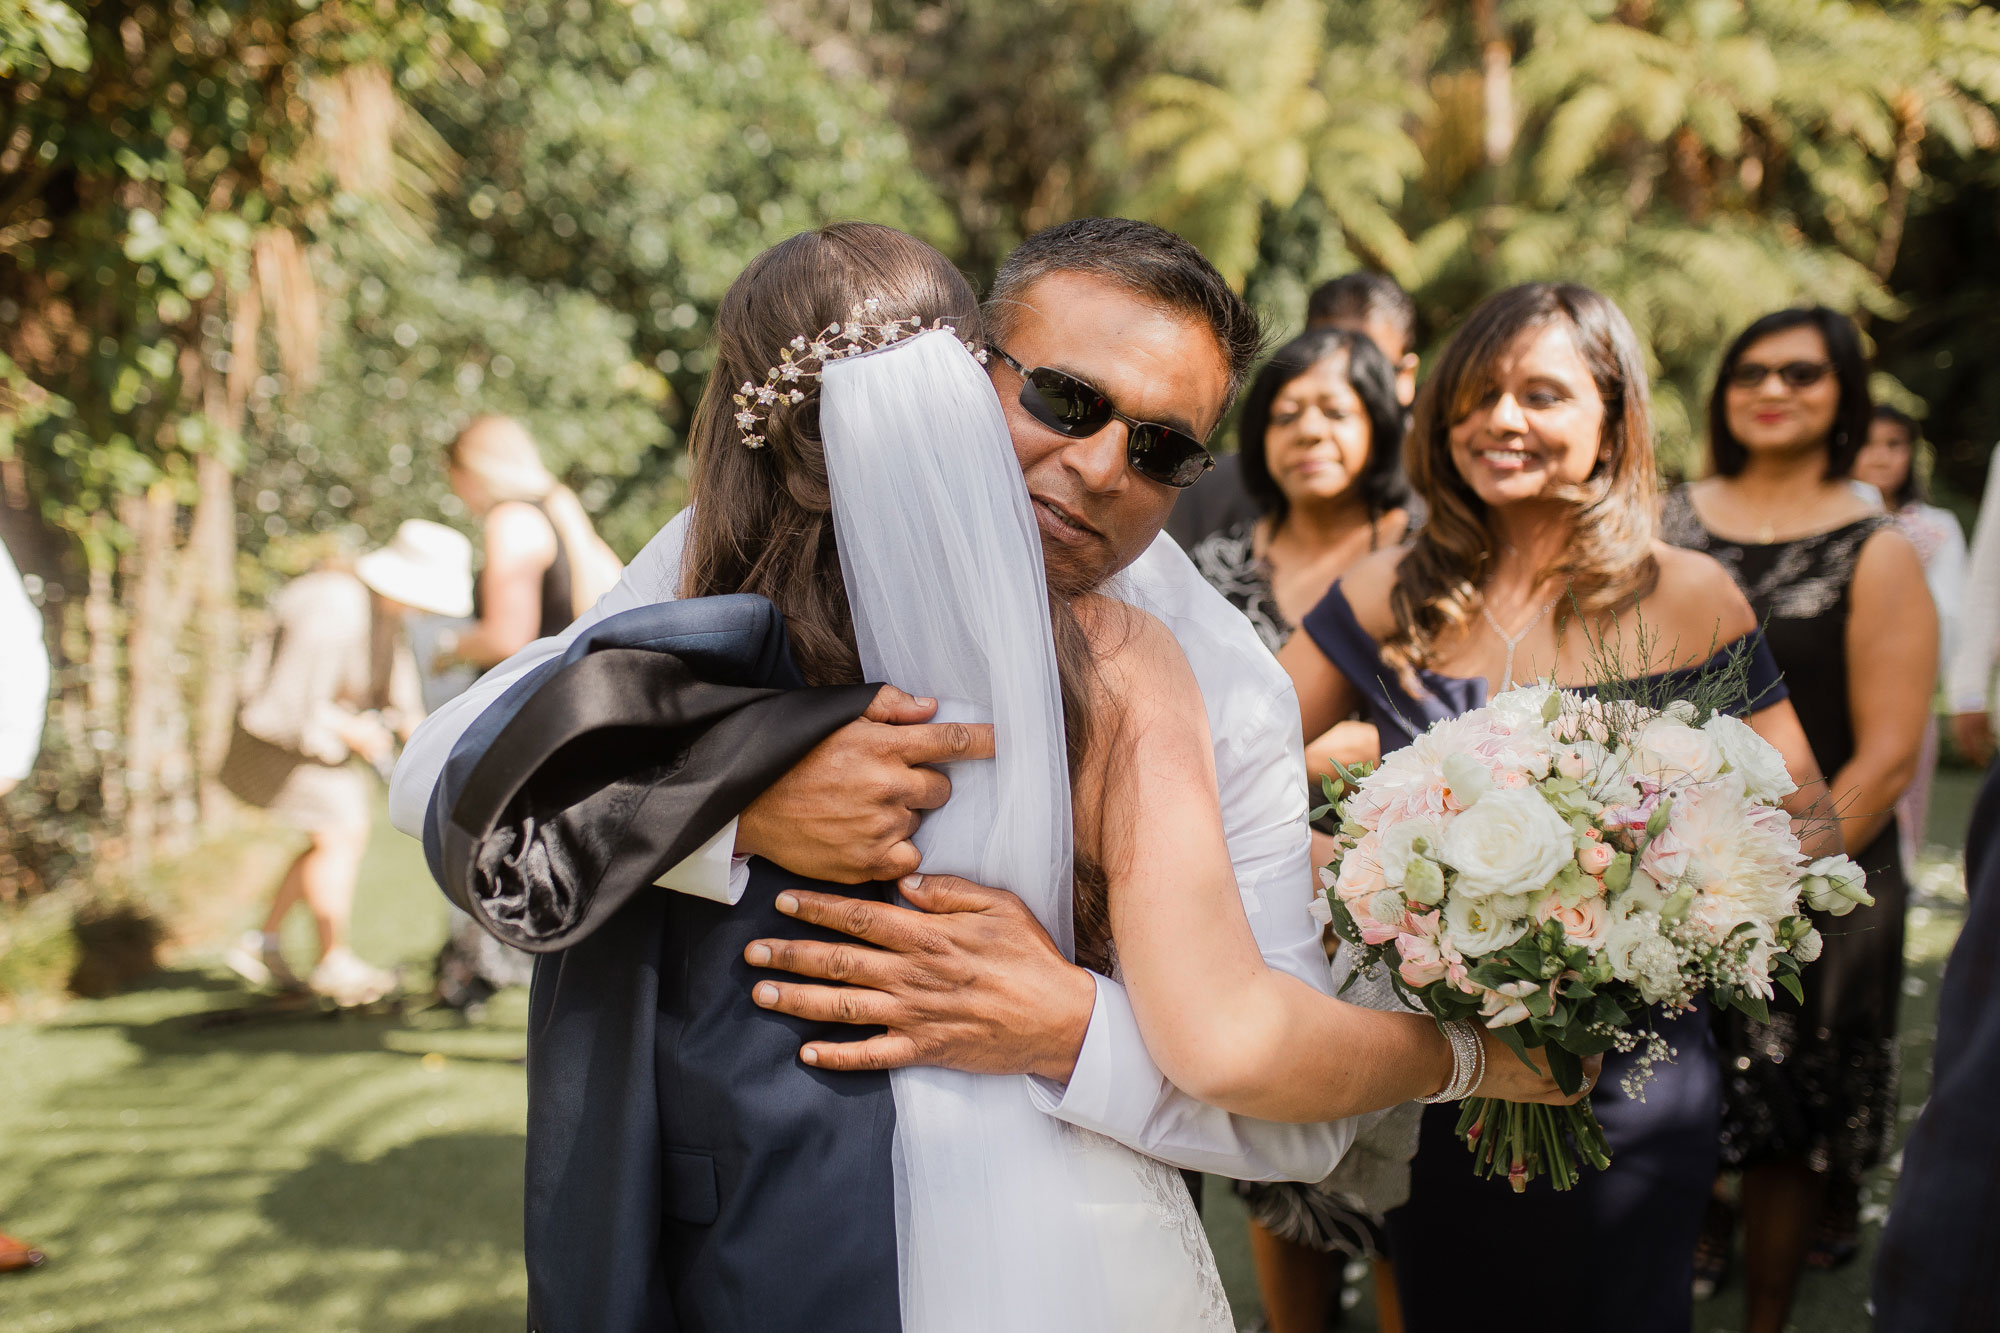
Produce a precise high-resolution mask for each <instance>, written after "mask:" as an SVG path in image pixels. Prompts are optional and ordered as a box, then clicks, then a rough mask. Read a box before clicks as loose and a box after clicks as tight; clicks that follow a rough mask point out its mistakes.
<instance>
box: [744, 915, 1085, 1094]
mask: <svg viewBox="0 0 2000 1333" xmlns="http://www.w3.org/2000/svg"><path fill="white" fill-rule="evenodd" d="M902 887H903V892H904V895H905V896H906V897H908V898H909V900H910V902H911V903H912V904H913V905H914V906H915V907H916V908H918V909H921V910H916V911H912V910H911V909H910V908H908V907H898V906H895V905H893V904H890V903H878V902H869V901H867V900H866V899H861V898H842V897H837V896H835V895H833V894H827V893H789V892H788V893H781V894H779V895H778V910H780V911H782V912H785V913H787V914H789V915H791V916H794V917H796V918H798V919H799V920H800V921H809V922H811V923H813V924H814V925H817V926H825V927H827V928H828V929H831V930H836V931H839V932H840V933H842V934H844V935H851V936H853V937H854V938H853V940H851V941H848V940H842V941H839V942H837V943H836V942H831V941H824V940H754V941H752V942H751V944H750V945H749V947H747V948H746V949H745V950H744V951H743V956H744V961H746V962H748V963H749V964H751V965H752V966H753V967H762V968H770V969H773V970H774V971H779V972H790V973H792V974H794V975H795V976H800V977H808V978H812V979H813V980H814V981H822V982H833V983H836V984H834V985H811V984H802V983H800V982H796V981H768V980H767V981H759V982H757V983H756V985H755V988H754V990H753V992H752V998H753V999H755V1000H756V1002H757V1003H758V1004H760V1005H762V1006H763V1007H764V1008H766V1009H775V1010H777V1011H778V1012H780V1013H785V1014H791V1015H793V1016H794V1017H798V1018H807V1019H813V1020H816V1021H818V1022H824V1023H854V1024H858V1025H862V1026H868V1027H881V1028H885V1029H887V1030H886V1031H884V1032H882V1033H880V1034H878V1035H876V1036H872V1037H857V1038H856V1040H854V1041H851V1042H834V1041H814V1042H808V1043H807V1044H806V1046H805V1048H804V1049H803V1050H802V1051H801V1052H800V1055H799V1058H800V1059H802V1060H804V1061H805V1062H806V1063H807V1064H810V1065H816V1066H818V1067H820V1068H822V1069H839V1070H859V1069H895V1068H899V1067H901V1066H903V1065H942V1066H944V1067H946V1068H948V1069H962V1070H965V1071H967V1072H968V1073H974V1074H1040V1075H1042V1076H1043V1077H1045V1078H1049V1079H1053V1080H1055V1081H1056V1082H1058V1083H1066V1082H1068V1081H1069V1076H1070V1074H1071V1072H1072V1071H1073V1070H1074V1069H1075V1067H1076V1059H1077V1054H1078V1053H1079V1052H1080V1051H1081V1050H1082V1049H1083V1038H1084V1034H1085V1033H1086V1032H1088V1031H1089V1029H1090V1015H1091V1011H1092V1009H1093V1008H1094V1007H1095V1005H1096V1002H1097V984H1096V982H1095V981H1093V980H1092V979H1091V975H1090V973H1088V972H1086V971H1084V970H1083V969H1082V968H1080V967H1077V966H1076V965H1075V964H1073V963H1071V962H1069V961H1068V960H1067V959H1065V958H1064V957H1063V956H1062V954H1060V953H1058V952H1057V951H1056V946H1055V944H1054V943H1053V942H1052V941H1051V940H1050V939H1049V937H1048V933H1047V932H1046V931H1044V930H1043V929H1042V927H1041V923H1040V922H1038V921H1036V920H1035V917H1034V914H1033V913H1031V912H1030V911H1028V909H1027V906H1026V905H1025V904H1023V903H1022V901H1021V900H1020V899H1019V898H1016V897H1015V896H1014V895H1013V894H1011V893H1008V892H1006V891H1004V890H1001V889H988V888H983V887H981V886H980V885H977V884H973V883H971V882H969V881H967V880H963V879H959V878H957V877H956V876H953V875H923V876H916V875H912V876H910V877H909V878H908V879H906V880H905V881H904V882H903V886H902Z"/></svg>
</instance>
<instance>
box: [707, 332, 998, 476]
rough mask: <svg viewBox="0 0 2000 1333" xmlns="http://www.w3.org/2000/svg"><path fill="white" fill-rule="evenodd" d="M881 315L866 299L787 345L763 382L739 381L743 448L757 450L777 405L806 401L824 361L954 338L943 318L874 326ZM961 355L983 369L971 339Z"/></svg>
mask: <svg viewBox="0 0 2000 1333" xmlns="http://www.w3.org/2000/svg"><path fill="white" fill-rule="evenodd" d="M881 309H882V301H881V298H879V297H874V296H871V297H869V298H868V299H867V300H865V301H861V302H858V303H856V304H855V306H854V307H853V308H852V309H850V310H849V311H848V312H847V322H846V323H845V324H829V325H827V326H826V327H825V328H823V329H821V330H820V331H819V333H818V335H817V336H815V337H813V338H811V339H810V340H808V339H807V338H806V337H805V336H804V335H800V336H799V337H797V338H794V339H792V341H791V343H790V344H789V345H788V346H786V347H783V348H781V349H779V351H778V364H777V365H775V366H772V367H771V368H770V369H769V370H767V371H765V372H764V382H763V383H762V384H753V383H751V382H750V381H749V380H744V381H743V387H742V388H740V389H738V390H737V391H736V394H735V398H736V429H737V430H738V431H740V432H741V433H742V435H743V443H744V445H745V446H746V447H747V448H751V449H762V448H763V447H764V442H765V441H764V435H763V433H762V428H763V425H764V422H765V421H766V420H767V419H768V418H769V417H770V415H771V409H772V408H774V407H776V406H778V404H780V403H790V404H794V405H796V404H798V403H802V402H804V401H805V400H806V392H805V390H804V388H802V387H801V386H802V385H804V384H806V383H809V382H810V381H813V380H816V379H818V378H819V374H820V371H822V370H824V369H825V368H826V364H827V362H829V361H839V360H841V359H842V358H844V357H850V356H860V355H861V354H862V353H864V352H875V351H880V350H881V349H882V348H884V347H887V346H889V345H890V344H892V343H897V342H901V341H903V340H904V339H906V338H913V337H915V336H916V335H917V334H919V333H932V332H936V331H939V330H948V331H950V332H951V333H953V334H954V335H955V334H956V333H957V332H958V330H957V329H955V328H952V326H951V325H949V324H947V323H945V321H944V319H943V317H942V316H940V317H939V318H937V319H934V320H932V321H931V322H930V323H929V324H925V323H924V320H923V316H921V315H910V316H907V317H906V318H903V319H891V320H878V319H876V318H875V316H876V315H877V314H878V312H880V310H881ZM961 341H962V342H964V343H965V350H966V351H968V352H970V353H972V355H973V356H974V357H975V358H977V359H978V360H979V361H980V362H981V363H982V364H983V363H984V362H985V360H986V349H985V348H984V347H981V346H980V345H979V344H978V343H976V342H974V341H972V340H971V339H970V338H965V339H961Z"/></svg>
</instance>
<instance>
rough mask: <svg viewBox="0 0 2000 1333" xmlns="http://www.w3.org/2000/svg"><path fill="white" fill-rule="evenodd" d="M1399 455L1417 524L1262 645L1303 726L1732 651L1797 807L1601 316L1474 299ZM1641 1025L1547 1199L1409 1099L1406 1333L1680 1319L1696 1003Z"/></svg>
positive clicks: (1699, 1038)
mask: <svg viewBox="0 0 2000 1333" xmlns="http://www.w3.org/2000/svg"><path fill="white" fill-rule="evenodd" d="M1405 462H1406V465H1407V467H1408V469H1409V473H1410V481H1411V485H1412V488H1413V490H1414V491H1415V492H1416V494H1417V497H1418V498H1419V499H1420V500H1422V501H1423V502H1425V503H1426V504H1427V505H1428V507H1429V512H1430V520H1429V523H1428V524H1427V526H1426V527H1425V528H1424V529H1423V531H1421V532H1420V533H1418V534H1417V536H1416V537H1415V538H1414V539H1413V540H1412V541H1411V542H1409V543H1408V544H1406V545H1405V546H1403V547H1402V548H1400V549H1398V550H1394V551H1384V552H1382V553H1380V554H1378V555H1375V556H1371V557H1369V558H1368V559H1366V560H1364V561H1362V562H1361V563H1360V564H1358V565H1356V566H1355V567H1354V568H1353V569H1351V570H1350V571H1349V572H1348V573H1347V574H1346V575H1345V576H1343V578H1342V579H1341V581H1340V582H1339V583H1337V584H1335V585H1334V587H1333V589H1332V590H1331V591H1330V592H1329V593H1328V594H1327V596H1326V599H1325V600H1324V601H1323V602H1322V603H1321V604H1320V605H1319V606H1318V607H1317V608H1315V609H1314V610H1313V611H1312V612H1311V613H1310V614H1309V615H1308V616H1307V617H1306V619H1305V621H1304V623H1303V625H1302V626H1301V628H1302V629H1303V630H1304V631H1305V632H1304V633H1302V634H1298V635H1295V636H1293V638H1292V640H1291V641H1290V642H1289V643H1288V644H1287V645H1286V646H1285V649H1284V651H1283V652H1282V653H1281V654H1280V660H1281V661H1283V662H1284V663H1285V665H1286V667H1287V668H1288V669H1289V670H1290V672H1291V674H1292V679H1293V681H1294V683H1295V684H1296V685H1297V687H1298V692H1299V703H1300V708H1301V711H1302V714H1303V722H1304V726H1305V730H1306V733H1307V734H1308V735H1314V736H1316V735H1319V734H1320V733H1321V732H1323V731H1325V730H1326V728H1327V727H1328V726H1329V725H1330V724H1331V722H1332V720H1334V719H1336V718H1340V717H1346V716H1350V715H1351V714H1353V713H1354V712H1356V711H1357V710H1358V711H1359V712H1360V713H1361V714H1362V715H1363V717H1364V718H1366V719H1367V720H1368V721H1371V722H1373V723H1374V724H1375V725H1376V727H1377V728H1378V729H1379V731H1380V734H1381V742H1382V748H1383V750H1384V751H1388V750H1394V749H1396V748H1398V747H1400V746H1402V745H1405V744H1407V743H1408V742H1409V741H1410V739H1411V737H1412V735H1413V733H1414V732H1417V731H1421V730H1422V729H1423V728H1424V727H1425V726H1427V725H1429V724H1430V723H1431V722H1433V721H1436V720H1438V719H1440V718H1445V717H1452V716H1456V715H1457V714H1459V713H1463V712H1465V711H1467V710H1469V709H1472V708H1477V707H1479V706H1480V705H1482V704H1484V703H1485V702H1486V699H1487V698H1488V696H1489V695H1490V694H1492V693H1494V692H1497V691H1498V690H1501V689H1504V688H1506V687H1507V686H1508V685H1509V684H1512V683H1515V682H1524V681H1532V680H1535V679H1539V678H1548V679H1553V680H1554V681H1556V682H1557V683H1559V684H1568V685H1575V686H1577V687H1580V688H1581V687H1587V686H1589V685H1591V684H1593V683H1596V682H1599V681H1602V680H1604V679H1605V678H1606V677H1607V676H1610V675H1614V674H1617V675H1623V676H1625V677H1628V678H1636V677H1642V676H1643V677H1649V678H1653V680H1654V681H1655V683H1656V684H1665V685H1666V686H1667V687H1668V688H1669V689H1673V688H1675V687H1682V688H1684V687H1686V686H1688V685H1690V684H1691V683H1692V681H1693V679H1694V678H1695V676H1696V675H1697V674H1699V673H1700V672H1701V671H1702V670H1703V669H1704V668H1714V667H1717V666H1719V665H1720V664H1721V662H1722V661H1723V659H1724V658H1725V656H1726V655H1728V654H1731V653H1741V654H1744V655H1747V657H1748V661H1749V666H1750V680H1749V685H1748V688H1747V689H1746V691H1745V694H1744V696H1743V697H1742V698H1741V699H1740V700H1739V701H1738V707H1737V708H1736V710H1735V711H1737V712H1739V713H1741V714H1742V715H1743V716H1744V717H1745V718H1746V720H1747V721H1748V722H1749V723H1750V725H1751V726H1752V727H1754V728H1755V729H1756V730H1757V731H1758V733H1759V734H1760V735H1762V736H1763V737H1764V738H1765V739H1766V740H1768V741H1770V742H1771V743H1772V744H1774V745H1776V746H1777V747H1778V749H1779V750H1780V752H1781V753H1783V754H1784V756H1785V760H1786V764H1787V766H1788V767H1789V769H1790V770H1791V773H1792V777H1793V779H1794V781H1796V782H1798V783H1799V785H1800V787H1801V792H1800V794H1799V795H1798V796H1796V797H1794V798H1793V802H1794V803H1795V804H1796V805H1797V807H1798V813H1804V812H1805V810H1806V808H1807V807H1808V806H1809V805H1810V803H1811V801H1812V799H1813V796H1814V792H1815V790H1816V789H1817V788H1818V787H1819V786H1820V785H1821V784H1820V783H1819V771H1818V769H1817V767H1816V766H1815V764H1814V762H1813V757H1812V751H1811V748H1810V747H1809V746H1808V744H1807V742H1806V739H1805V734H1804V732H1803V731H1802V730H1801V728H1800V726H1799V721H1798V717H1797V715H1796V714H1795V713H1794V712H1793V710H1792V706H1791V704H1790V702H1789V701H1788V700H1787V699H1786V697H1785V691H1784V686H1783V685H1782V684H1780V683H1779V681H1778V677H1777V669H1776V667H1775V666H1774V665H1773V664H1772V661H1771V657H1770V653H1769V651H1768V649H1766V648H1765V647H1764V645H1763V642H1762V638H1761V635H1760V633H1759V631H1758V628H1757V621H1756V618H1755V617H1754V616H1753V615H1752V613H1751V610H1750V606H1749V604H1748V603H1747V602H1746V601H1745V600H1744V598H1743V595H1742V593H1741V592H1739V591H1738V590H1737V588H1736V585H1735V584H1734V583H1733V582H1732V581H1731V580H1730V578H1729V575H1728V573H1727V572H1726V571H1724V570H1723V568H1722V567H1721V566H1720V565H1718V564H1717V563H1716V562H1715V561H1713V560H1711V559H1709V558H1707V557H1705V556H1702V555H1699V554H1697V553H1694V552H1690V551H1682V550H1678V549H1676V548H1673V547H1669V546H1666V545H1665V544H1663V543H1661V542H1660V541H1658V540H1657V539H1656V537H1655V533H1654V523H1655V519H1654V514H1655V488H1656V486H1657V482H1656V481H1655V472H1654V461H1653V447H1652V436H1651V426H1650V421H1649V414H1648V394H1647V386H1646V378H1645V369H1644V361H1643V358H1642V356H1641V353H1640V351H1639V346H1638V340H1637V339H1636V337H1635V336H1634V335H1633V333H1632V329H1631V326H1630V325H1629V324H1628V323H1627V322H1626V320H1625V317H1624V315H1623V314H1621V313H1620V312H1619V310H1618V309H1617V307H1616V306H1614V305H1612V304H1611V303H1610V302H1609V301H1607V300H1605V299H1604V298H1603V297H1602V296H1599V295H1598V294H1597V293H1595V292H1593V291H1590V290H1589V289H1587V288H1583V287H1578V286H1574V285H1571V284H1549V283H1535V284H1529V285H1527V286H1522V287H1515V288H1511V289H1509V290H1507V291H1504V292H1500V293H1498V294H1497V295H1495V296H1493V297H1491V298H1489V299H1488V300H1486V301H1485V302H1484V303H1482V304H1481V305H1480V306H1479V308H1478V309H1476V310H1475V311H1473V313H1472V315H1471V316H1470V317H1469V318H1468V319H1467V320H1466V322H1465V324H1464V326H1463V327H1462V328H1460V329H1459V331H1458V332H1457V333H1456V334H1455V335H1454V336H1453V338H1452V340H1451V342H1450V344H1449V345H1448V346H1447V347H1446V348H1445V350H1444V352H1443V354H1442V356H1441V357H1440V359H1439V362H1438V366H1437V368H1436V370H1435V371H1434V372H1433V374H1432V376H1431V379H1430V381H1429V382H1428V383H1427V384H1426V385H1425V387H1424V390H1423V391H1422V393H1421V394H1420V395H1419V396H1418V400H1417V407H1416V418H1415V421H1414V423H1413V427H1412V433H1411V436H1410V440H1409V444H1408V447H1407V449H1406V453H1405ZM1829 850H1830V849H1829ZM1659 1031H1660V1032H1661V1035H1663V1036H1664V1037H1665V1038H1666V1039H1667V1041H1668V1042H1669V1043H1670V1044H1671V1045H1672V1046H1673V1047H1674V1049H1675V1051H1676V1053H1677V1058H1676V1060H1675V1061H1674V1062H1673V1063H1671V1064H1660V1065H1657V1066H1656V1067H1655V1069H1654V1074H1653V1079H1652V1081H1651V1083H1650V1084H1649V1085H1648V1086H1647V1088H1646V1093H1645V1097H1646V1100H1645V1101H1643V1102H1639V1101H1634V1100H1631V1099H1629V1098H1627V1097H1626V1096H1625V1094H1624V1093H1623V1091H1622V1090H1621V1089H1620V1086H1619V1076H1620V1075H1621V1074H1622V1073H1624V1072H1625V1070H1626V1069H1627V1068H1629V1067H1630V1064H1631V1059H1630V1057H1627V1056H1618V1055H1615V1054H1614V1055H1611V1056H1607V1057H1606V1059H1605V1063H1604V1071H1603V1075H1602V1076H1601V1077H1600V1078H1599V1080H1598V1084H1597V1087H1596V1090H1595V1091H1594V1092H1593V1093H1592V1095H1591V1104H1592V1107H1593V1108H1594V1109H1595V1110H1596V1112H1597V1116H1598V1119H1599V1120H1600V1121H1602V1122H1603V1124H1604V1127H1605V1135H1606V1138H1607V1139H1608V1140H1609V1142H1610V1145H1611V1149H1612V1163H1611V1166H1610V1168H1609V1169H1608V1170H1605V1171H1603V1172H1591V1171H1586V1172H1585V1173H1584V1178H1583V1180H1582V1182H1581V1183H1580V1184H1578V1185H1577V1187H1576V1188H1574V1189H1572V1190H1570V1191H1568V1192H1566V1193H1560V1192H1557V1191H1555V1190H1553V1189H1551V1188H1550V1187H1549V1185H1548V1183H1547V1182H1546V1180H1540V1181H1536V1182H1534V1183H1533V1184H1531V1185H1529V1187H1528V1190H1527V1192H1526V1193H1525V1194H1520V1195H1517V1194H1515V1193H1514V1192H1513V1190H1512V1189H1511V1188H1510V1187H1509V1185H1508V1184H1507V1182H1506V1181H1505V1180H1481V1179H1477V1178H1475V1177H1474V1175H1473V1173H1472V1163H1471V1158H1470V1155H1469V1154H1468V1152H1467V1151H1466V1149H1465V1146H1464V1145H1463V1144H1461V1143H1460V1142H1459V1141H1458V1139H1457V1137H1456V1135H1455V1134H1454V1127H1455V1125H1456V1124H1457V1119H1458V1108H1457V1107H1455V1106H1434V1107H1431V1108H1429V1109H1427V1110H1426V1112H1425V1115H1424V1124H1423V1130H1422V1134H1421V1138H1420V1142H1419V1146H1418V1150H1417V1156H1416V1159H1415V1160H1414V1162H1413V1163H1412V1169H1411V1192H1410V1200H1409V1202H1408V1203H1407V1204H1405V1205H1404V1206H1403V1207H1402V1208H1399V1209H1397V1210H1396V1211H1395V1212H1393V1213H1391V1214H1390V1215H1389V1248H1390V1254H1391V1256H1392V1258H1393V1259H1394V1261H1395V1265H1396V1276H1397V1285H1398V1287H1399V1289H1400V1293H1401V1297H1402V1303H1403V1315H1404V1320H1405V1325H1406V1327H1407V1328H1408V1329H1409V1330H1410V1333H1432V1331H1433V1330H1448V1329H1454V1328H1456V1327H1459V1326H1463V1325H1465V1324H1467V1323H1470V1322H1473V1321H1477V1323H1478V1325H1479V1326H1480V1327H1484V1328H1489V1329H1503V1328H1504V1329H1511V1328H1521V1329H1529V1328H1533V1329H1561V1330H1565V1331H1567V1330H1583V1329H1599V1328H1602V1329H1607V1330H1610V1329H1616V1330H1619V1333H1654V1331H1657V1333H1669V1331H1670V1330H1671V1331H1673V1333H1684V1331H1685V1330H1686V1329H1687V1327H1688V1325H1689V1322H1690V1319H1691V1317H1692V1308H1691V1303H1690V1294H1689V1289H1690V1283H1691V1280H1692V1276H1693V1254H1694V1244H1695V1237H1696V1234H1697V1232H1698V1230H1699V1228H1700V1224H1701V1216H1702V1208H1703V1204H1704V1201H1705V1200H1706V1198H1707V1193H1708V1182H1709V1180H1710V1179H1711V1173H1712V1172H1713V1170H1714V1166H1715V1154H1716V1127H1717V1117H1718V1113H1719V1107H1720V1097H1721V1089H1720V1087H1719V1080H1718V1075H1717V1071H1716V1067H1715V1061H1714V1057H1713V1047H1712V1042H1711V1039H1710V1036H1709V1031H1708V1018H1707V1015H1706V1013H1705V1012H1702V1011H1696V1012H1694V1013H1691V1014H1688V1015H1685V1016H1683V1017H1681V1018H1679V1019H1678V1020H1676V1021H1672V1022H1661V1023H1660V1025H1659ZM1535 1274H1540V1275H1542V1277H1543V1280H1539V1281H1536V1280H1531V1278H1532V1276H1533V1275H1535Z"/></svg>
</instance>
